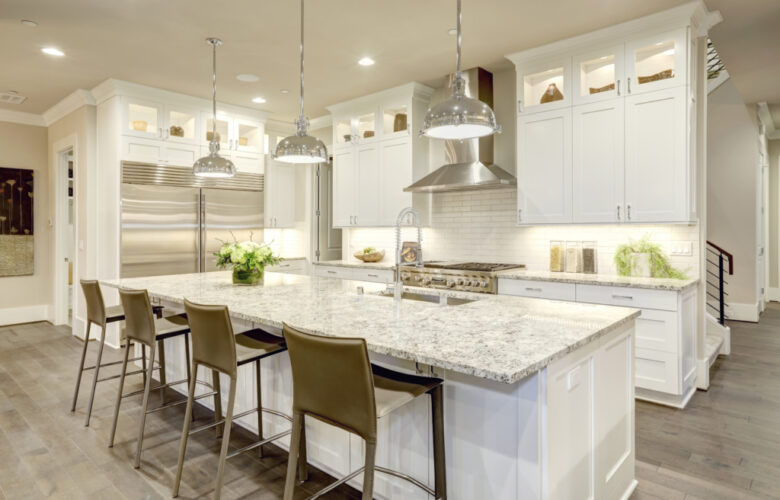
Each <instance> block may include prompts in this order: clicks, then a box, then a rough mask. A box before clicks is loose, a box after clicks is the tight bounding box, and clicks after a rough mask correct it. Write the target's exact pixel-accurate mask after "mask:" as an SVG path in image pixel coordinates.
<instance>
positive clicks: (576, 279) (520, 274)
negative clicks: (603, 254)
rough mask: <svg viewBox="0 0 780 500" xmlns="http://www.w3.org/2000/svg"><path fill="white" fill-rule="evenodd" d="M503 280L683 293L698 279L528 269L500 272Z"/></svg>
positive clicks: (499, 274)
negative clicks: (552, 282) (553, 282)
mask: <svg viewBox="0 0 780 500" xmlns="http://www.w3.org/2000/svg"><path fill="white" fill-rule="evenodd" d="M496 276H497V277H498V278H501V279H515V280H531V281H555V282H558V283H578V284H585V285H604V286H622V287H630V288H650V289H654V290H673V291H682V290H686V289H688V288H689V287H692V286H694V285H696V284H697V283H698V282H699V280H698V279H684V280H675V279H664V278H639V277H634V276H616V275H609V274H584V273H554V272H551V271H528V270H526V269H507V270H506V271H499V272H498V273H496Z"/></svg>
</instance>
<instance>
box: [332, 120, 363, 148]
mask: <svg viewBox="0 0 780 500" xmlns="http://www.w3.org/2000/svg"><path fill="white" fill-rule="evenodd" d="M333 134H334V135H335V137H334V140H335V144H336V145H339V144H350V143H352V142H353V141H355V139H356V137H357V136H356V135H355V134H354V131H353V130H352V119H351V118H350V117H348V116H347V117H341V118H338V119H336V120H335V121H334V122H333Z"/></svg>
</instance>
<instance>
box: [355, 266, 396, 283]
mask: <svg viewBox="0 0 780 500" xmlns="http://www.w3.org/2000/svg"><path fill="white" fill-rule="evenodd" d="M352 279H354V280H360V281H373V282H375V283H392V282H393V281H394V280H395V271H393V270H391V269H360V268H353V269H352Z"/></svg>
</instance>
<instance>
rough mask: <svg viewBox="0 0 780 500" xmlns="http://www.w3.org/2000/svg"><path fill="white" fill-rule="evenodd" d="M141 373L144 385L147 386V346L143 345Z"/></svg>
mask: <svg viewBox="0 0 780 500" xmlns="http://www.w3.org/2000/svg"><path fill="white" fill-rule="evenodd" d="M141 371H143V372H144V373H143V377H144V385H146V346H145V345H143V344H141Z"/></svg>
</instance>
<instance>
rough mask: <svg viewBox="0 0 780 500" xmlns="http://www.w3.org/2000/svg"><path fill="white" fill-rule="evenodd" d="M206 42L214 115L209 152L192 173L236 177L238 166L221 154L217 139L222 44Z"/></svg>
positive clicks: (220, 42) (219, 41) (211, 41)
mask: <svg viewBox="0 0 780 500" xmlns="http://www.w3.org/2000/svg"><path fill="white" fill-rule="evenodd" d="M206 42H208V43H209V44H211V47H212V59H213V68H214V71H213V73H212V80H211V81H212V88H211V101H212V111H213V112H214V113H213V117H212V122H211V127H212V128H211V142H210V143H209V154H208V155H207V156H204V157H203V158H200V159H198V160H197V161H196V162H195V164H194V165H192V173H193V174H195V175H196V176H198V177H212V178H213V177H235V176H236V166H235V165H233V162H232V161H230V160H229V159H227V158H223V157H221V156H219V140H218V139H217V46H218V45H222V40H220V39H219V38H207V39H206Z"/></svg>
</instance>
